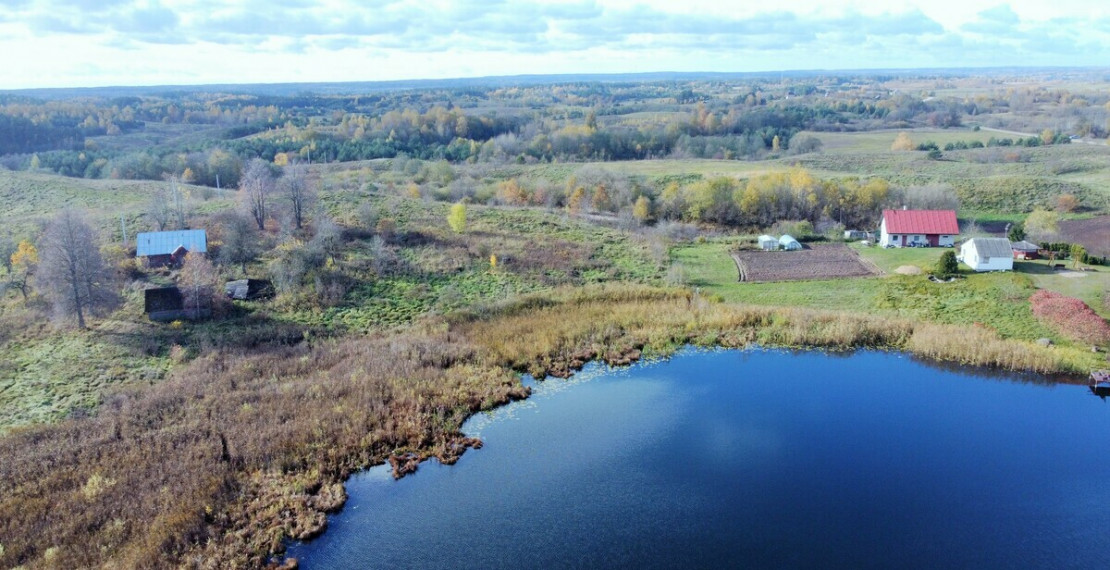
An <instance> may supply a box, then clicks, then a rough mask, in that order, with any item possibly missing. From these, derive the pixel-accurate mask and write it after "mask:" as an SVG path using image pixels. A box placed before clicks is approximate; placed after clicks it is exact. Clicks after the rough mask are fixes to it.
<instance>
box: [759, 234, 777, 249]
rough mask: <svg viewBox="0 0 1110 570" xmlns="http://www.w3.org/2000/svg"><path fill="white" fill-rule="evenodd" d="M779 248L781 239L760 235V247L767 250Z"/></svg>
mask: <svg viewBox="0 0 1110 570" xmlns="http://www.w3.org/2000/svg"><path fill="white" fill-rule="evenodd" d="M778 248H779V240H777V239H775V238H774V237H772V236H769V235H767V234H763V235H761V236H759V249H762V250H765V251H774V250H776V249H778Z"/></svg>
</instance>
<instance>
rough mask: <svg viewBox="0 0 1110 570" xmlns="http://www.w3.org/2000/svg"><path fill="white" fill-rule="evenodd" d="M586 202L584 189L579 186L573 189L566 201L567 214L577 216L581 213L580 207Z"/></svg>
mask: <svg viewBox="0 0 1110 570" xmlns="http://www.w3.org/2000/svg"><path fill="white" fill-rule="evenodd" d="M585 201H586V189H585V188H583V187H581V186H579V187H578V188H575V189H574V192H572V193H571V194H570V198H568V199H567V212H569V213H571V214H579V213H581V212H582V206H583V205H584V202H585Z"/></svg>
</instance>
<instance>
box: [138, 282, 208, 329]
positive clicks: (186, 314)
mask: <svg viewBox="0 0 1110 570" xmlns="http://www.w3.org/2000/svg"><path fill="white" fill-rule="evenodd" d="M202 293H203V291H202ZM193 299H194V301H190V302H189V304H190V305H192V304H193V303H194V302H195V303H196V306H190V307H186V306H185V296H184V295H183V294H182V293H181V289H179V288H177V287H153V288H150V289H147V290H145V291H143V303H144V310H145V312H146V314H147V317H149V318H150V320H152V321H176V320H179V319H190V320H196V319H203V318H206V317H209V316H211V315H212V307H211V305H210V304H209V303H208V301H207V299H208V296H207V294H200V295H194V296H193Z"/></svg>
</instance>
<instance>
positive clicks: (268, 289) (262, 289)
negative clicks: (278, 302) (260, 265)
mask: <svg viewBox="0 0 1110 570" xmlns="http://www.w3.org/2000/svg"><path fill="white" fill-rule="evenodd" d="M224 293H225V294H227V296H228V298H230V299H237V300H240V301H250V300H254V299H264V298H266V297H272V296H273V295H274V287H273V285H272V284H271V283H270V282H269V281H267V280H265V279H239V280H238V281H228V282H227V284H226V285H224Z"/></svg>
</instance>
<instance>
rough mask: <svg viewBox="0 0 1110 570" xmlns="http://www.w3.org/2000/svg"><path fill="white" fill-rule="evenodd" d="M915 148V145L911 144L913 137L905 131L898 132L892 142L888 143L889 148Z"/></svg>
mask: <svg viewBox="0 0 1110 570" xmlns="http://www.w3.org/2000/svg"><path fill="white" fill-rule="evenodd" d="M915 148H917V145H915V144H913V139H911V138H910V134H909V133H907V132H906V131H902V132H900V133H898V136H897V137H894V144H892V145H890V150H913V149H915Z"/></svg>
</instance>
